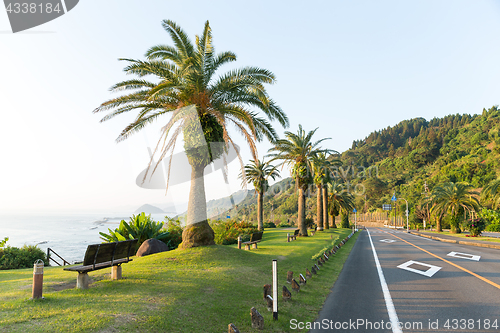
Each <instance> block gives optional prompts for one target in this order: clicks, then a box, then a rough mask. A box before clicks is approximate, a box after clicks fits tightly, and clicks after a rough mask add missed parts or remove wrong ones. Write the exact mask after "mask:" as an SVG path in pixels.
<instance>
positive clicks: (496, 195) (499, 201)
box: [481, 178, 500, 209]
mask: <svg viewBox="0 0 500 333" xmlns="http://www.w3.org/2000/svg"><path fill="white" fill-rule="evenodd" d="M481 197H482V198H483V199H484V200H491V202H492V203H493V208H494V209H496V208H498V207H500V178H498V179H496V180H494V181H492V182H491V183H489V184H488V185H486V186H485V187H484V188H483V190H482V191H481Z"/></svg>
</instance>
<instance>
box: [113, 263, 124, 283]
mask: <svg viewBox="0 0 500 333" xmlns="http://www.w3.org/2000/svg"><path fill="white" fill-rule="evenodd" d="M121 278H122V265H118V266H113V267H111V280H120V279H121Z"/></svg>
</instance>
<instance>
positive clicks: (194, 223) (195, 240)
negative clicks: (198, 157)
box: [179, 165, 215, 248]
mask: <svg viewBox="0 0 500 333" xmlns="http://www.w3.org/2000/svg"><path fill="white" fill-rule="evenodd" d="M204 169H205V167H204V166H193V165H191V188H190V190H189V201H188V210H187V218H186V227H185V228H184V231H183V232H182V243H181V244H180V245H179V247H180V248H190V247H197V246H205V245H214V244H215V242H214V239H215V234H214V231H213V230H212V228H211V227H210V225H209V224H208V221H207V202H206V199H205V179H204V177H203V170H204Z"/></svg>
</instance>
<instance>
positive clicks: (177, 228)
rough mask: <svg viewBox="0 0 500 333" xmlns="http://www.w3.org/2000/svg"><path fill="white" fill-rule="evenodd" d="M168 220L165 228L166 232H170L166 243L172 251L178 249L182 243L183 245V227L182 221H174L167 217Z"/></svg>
mask: <svg viewBox="0 0 500 333" xmlns="http://www.w3.org/2000/svg"><path fill="white" fill-rule="evenodd" d="M165 218H166V220H167V223H166V224H165V225H164V226H163V229H162V230H164V231H167V232H168V236H167V238H165V242H166V243H167V244H168V246H169V247H170V249H171V250H173V249H176V248H177V247H178V246H179V244H180V243H182V227H181V221H179V219H177V220H174V219H172V218H169V217H168V216H166V217H165Z"/></svg>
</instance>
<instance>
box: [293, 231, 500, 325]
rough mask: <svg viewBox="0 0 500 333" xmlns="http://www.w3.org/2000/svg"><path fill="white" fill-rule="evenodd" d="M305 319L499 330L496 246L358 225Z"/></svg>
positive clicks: (499, 272) (499, 282) (499, 268)
mask: <svg viewBox="0 0 500 333" xmlns="http://www.w3.org/2000/svg"><path fill="white" fill-rule="evenodd" d="M453 252H455V254H454V253H453ZM450 254H451V255H450ZM377 262H378V264H377ZM377 266H378V267H377ZM398 266H399V267H398ZM307 325H309V327H313V329H311V330H310V332H500V250H497V249H488V248H480V247H474V246H465V245H458V244H449V243H443V242H439V241H435V240H430V239H427V238H422V237H418V236H415V235H411V234H407V233H406V232H402V231H395V230H387V229H378V228H369V229H368V230H367V231H361V234H360V236H359V237H358V240H357V242H356V244H355V245H354V247H353V249H352V251H351V254H350V255H349V258H348V259H347V261H346V263H345V265H344V269H343V270H342V272H341V274H340V276H339V278H338V280H337V282H336V283H335V285H334V287H333V289H332V292H331V294H330V295H329V296H328V298H327V300H326V302H325V304H324V307H323V309H322V311H321V312H320V314H319V318H318V319H317V320H316V322H315V323H303V326H302V327H308V326H307ZM290 331H293V327H291V330H290Z"/></svg>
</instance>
